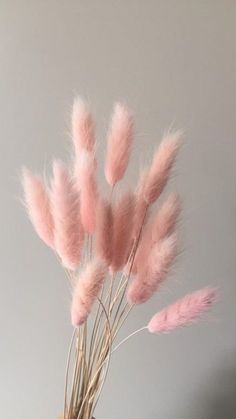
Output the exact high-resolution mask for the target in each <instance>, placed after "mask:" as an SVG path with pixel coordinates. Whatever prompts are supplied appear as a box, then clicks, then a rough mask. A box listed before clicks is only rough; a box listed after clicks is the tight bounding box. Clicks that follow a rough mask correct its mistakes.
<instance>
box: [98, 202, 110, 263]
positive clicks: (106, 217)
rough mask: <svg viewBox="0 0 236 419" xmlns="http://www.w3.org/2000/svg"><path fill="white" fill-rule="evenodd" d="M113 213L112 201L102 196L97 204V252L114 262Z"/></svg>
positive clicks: (107, 260)
mask: <svg viewBox="0 0 236 419" xmlns="http://www.w3.org/2000/svg"><path fill="white" fill-rule="evenodd" d="M112 236H113V213H112V206H111V203H110V202H109V201H108V200H107V199H103V198H100V199H99V201H98V205H97V217H96V252H97V254H98V256H99V257H100V258H101V259H102V260H105V261H106V262H107V264H108V265H111V263H112V243H113V240H112Z"/></svg>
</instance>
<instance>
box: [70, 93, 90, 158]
mask: <svg viewBox="0 0 236 419" xmlns="http://www.w3.org/2000/svg"><path fill="white" fill-rule="evenodd" d="M71 122H72V139H73V142H74V146H75V152H76V154H77V155H79V153H80V150H81V149H86V150H87V151H91V150H92V149H93V147H94V143H95V126H94V121H93V118H92V115H91V112H90V110H89V108H88V105H87V104H86V103H85V102H84V101H83V100H82V99H81V98H76V99H75V100H74V105H73V110H72V121H71Z"/></svg>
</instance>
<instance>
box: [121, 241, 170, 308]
mask: <svg viewBox="0 0 236 419" xmlns="http://www.w3.org/2000/svg"><path fill="white" fill-rule="evenodd" d="M176 252H177V249H176V237H175V235H172V236H169V237H167V238H166V239H164V240H162V241H161V242H160V243H157V244H156V245H155V246H154V247H153V248H152V249H151V252H150V254H149V256H148V257H147V259H146V260H143V268H142V269H140V271H138V273H137V275H136V276H135V277H134V279H133V280H132V282H131V283H130V286H129V288H128V291H127V300H128V302H129V304H142V303H144V302H146V301H147V300H149V299H150V298H151V297H152V296H153V294H154V293H155V292H156V291H157V290H158V288H159V286H160V284H161V283H162V282H163V281H164V280H165V279H166V277H167V274H168V272H169V270H170V268H171V265H172V263H173V261H174V259H175V257H176Z"/></svg>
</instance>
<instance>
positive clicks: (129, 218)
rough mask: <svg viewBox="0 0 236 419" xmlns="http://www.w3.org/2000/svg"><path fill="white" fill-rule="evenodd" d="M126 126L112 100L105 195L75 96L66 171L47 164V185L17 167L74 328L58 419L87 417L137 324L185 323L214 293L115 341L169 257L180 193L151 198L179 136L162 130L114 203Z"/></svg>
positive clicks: (164, 178) (129, 127)
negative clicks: (132, 184)
mask: <svg viewBox="0 0 236 419" xmlns="http://www.w3.org/2000/svg"><path fill="white" fill-rule="evenodd" d="M133 131H134V123H133V116H132V114H131V113H130V111H129V110H128V109H127V108H126V106H124V105H122V104H116V105H115V108H114V113H113V116H112V120H111V125H110V128H109V133H108V145H107V155H106V162H105V177H106V180H107V182H108V185H109V187H110V193H109V194H108V196H103V195H102V194H101V193H100V192H99V191H98V186H97V181H96V170H97V162H96V156H95V128H94V121H93V117H92V115H91V113H90V110H89V108H88V106H87V104H85V103H84V102H83V101H81V100H80V99H76V100H75V102H74V106H73V112H72V139H73V148H74V154H73V155H74V157H73V164H72V165H71V166H72V167H70V168H67V167H66V166H65V165H64V164H63V163H62V162H61V161H58V160H55V161H54V162H53V171H52V178H51V180H50V182H49V183H48V184H46V183H45V181H43V180H42V178H41V177H39V176H35V175H33V174H32V173H31V172H29V171H28V170H26V169H24V170H23V188H24V202H25V205H26V208H27V211H28V215H29V217H30V220H31V222H32V224H33V226H34V228H35V230H36V232H37V233H38V235H39V236H40V238H41V239H42V240H43V241H44V242H45V243H46V244H47V245H48V246H49V247H51V248H52V249H53V251H54V252H55V254H56V256H57V257H58V258H59V260H60V262H61V264H62V266H63V268H64V269H65V272H66V274H67V277H68V280H69V282H70V285H71V289H72V302H71V322H72V325H73V327H74V332H73V336H72V340H71V344H70V348H69V355H68V361H67V367H66V380H65V400H64V413H63V419H91V418H92V415H93V412H94V409H95V407H96V404H97V401H98V398H99V395H100V393H101V390H102V387H103V384H104V381H105V378H106V375H107V371H108V368H109V363H110V359H111V354H112V353H113V352H114V351H115V350H116V349H117V348H118V347H119V346H120V345H121V344H122V343H124V342H125V341H126V340H127V339H129V338H130V337H131V336H133V335H134V334H136V333H138V332H140V331H142V330H148V331H149V332H150V333H163V332H169V331H171V330H173V329H175V328H177V327H179V326H183V325H186V324H188V323H189V322H192V321H194V320H196V319H197V318H198V317H199V316H200V315H201V314H202V313H203V312H204V311H205V310H206V309H208V308H209V306H210V305H211V304H212V303H213V302H214V301H215V298H216V293H215V291H214V290H213V289H203V290H200V291H197V292H195V293H193V294H190V295H187V296H186V297H184V298H183V299H181V300H180V301H177V302H176V303H174V304H173V305H172V306H170V307H167V308H165V309H163V310H162V311H160V312H158V313H157V314H156V315H154V317H153V318H152V319H151V320H150V322H149V323H148V325H145V326H144V327H142V328H140V329H138V330H136V331H135V332H133V333H132V334H131V335H129V336H128V337H127V338H125V339H124V340H123V341H121V342H120V343H118V344H117V345H116V346H114V345H113V344H114V341H115V339H116V337H117V335H118V333H119V331H120V329H121V327H122V325H123V324H124V322H125V320H126V319H127V317H128V315H129V314H130V312H131V311H132V310H133V308H135V306H136V305H138V304H141V303H144V302H146V301H148V300H149V299H150V298H151V297H152V296H153V295H154V294H155V292H156V291H158V290H159V288H160V286H161V285H162V283H163V281H164V280H165V279H166V277H167V274H168V272H169V270H170V269H171V267H172V264H173V262H174V260H175V257H176V254H177V239H176V225H177V221H178V216H179V213H180V200H179V197H178V196H177V195H176V194H172V195H170V196H169V197H168V198H167V200H166V201H165V202H164V204H162V205H161V206H160V207H159V208H158V209H157V210H155V209H153V207H152V204H153V203H154V202H155V201H156V200H157V199H158V198H159V197H160V195H161V193H162V191H163V189H164V188H165V186H166V184H167V182H168V179H169V177H170V174H171V169H172V167H173V165H174V162H175V159H176V155H177V152H178V149H179V146H180V142H181V133H180V132H175V133H173V132H169V133H167V134H166V135H165V136H164V138H163V140H162V142H161V144H160V146H159V147H158V149H157V151H156V152H155V154H154V157H153V160H152V162H151V165H150V167H149V168H147V169H146V170H144V171H143V173H142V174H141V176H140V179H139V181H138V184H137V187H136V189H135V191H125V192H123V193H122V194H121V195H120V196H119V197H118V199H116V197H115V193H114V192H115V186H116V184H117V183H118V182H119V181H120V180H121V179H122V178H123V176H124V173H125V170H126V168H127V165H128V161H129V157H130V151H131V145H132V142H133V135H134V132H133ZM91 312H92V313H93V315H91V317H90V318H89V316H90V314H91ZM88 318H89V319H90V320H91V322H92V325H91V328H90V329H88V326H87V322H88ZM72 361H73V365H71V364H72Z"/></svg>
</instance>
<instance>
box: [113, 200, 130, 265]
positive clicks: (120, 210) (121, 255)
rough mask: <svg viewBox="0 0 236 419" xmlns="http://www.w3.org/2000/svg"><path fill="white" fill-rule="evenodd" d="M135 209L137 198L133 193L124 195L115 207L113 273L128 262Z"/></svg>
mask: <svg viewBox="0 0 236 419" xmlns="http://www.w3.org/2000/svg"><path fill="white" fill-rule="evenodd" d="M134 208H135V197H134V195H133V193H131V192H128V193H126V194H124V195H123V196H122V197H121V199H120V200H119V202H118V203H117V204H116V205H115V208H114V212H113V214H114V215H113V217H114V218H113V220H114V221H113V222H114V224H113V226H114V227H113V257H112V269H113V271H118V270H120V269H121V268H123V266H124V265H125V263H126V261H127V258H128V254H129V251H130V248H131V242H132V235H131V233H132V230H133V217H134Z"/></svg>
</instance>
